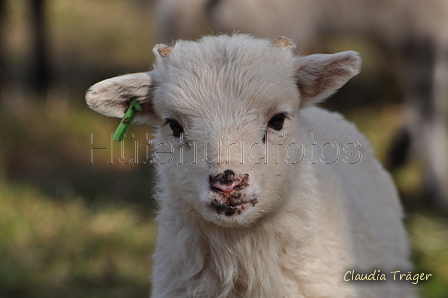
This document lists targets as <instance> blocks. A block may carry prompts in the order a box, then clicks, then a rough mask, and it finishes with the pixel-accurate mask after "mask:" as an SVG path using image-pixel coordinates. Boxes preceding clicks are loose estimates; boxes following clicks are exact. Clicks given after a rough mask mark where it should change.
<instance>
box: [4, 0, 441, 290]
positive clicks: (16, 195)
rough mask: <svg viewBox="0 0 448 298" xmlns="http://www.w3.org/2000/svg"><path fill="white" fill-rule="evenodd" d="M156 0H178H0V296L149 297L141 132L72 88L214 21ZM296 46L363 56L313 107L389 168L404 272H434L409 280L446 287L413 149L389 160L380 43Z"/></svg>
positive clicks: (145, 132)
mask: <svg viewBox="0 0 448 298" xmlns="http://www.w3.org/2000/svg"><path fill="white" fill-rule="evenodd" d="M222 1H224V0H222ZM431 1H432V0H431ZM434 1H435V0H434ZM440 1H445V0H440ZM186 2H188V1H186ZM193 2H198V1H193ZM218 2H220V1H209V2H208V3H209V6H208V8H207V9H208V11H210V9H211V7H210V3H215V4H214V5H216V3H218ZM386 2H387V1H386ZM164 3H165V4H166V3H169V4H170V5H174V4H175V3H176V1H171V0H166V1H159V3H158V4H157V3H155V1H150V0H147V1H145V0H77V1H71V0H0V297H5V298H10V297H15V298H21V297H33V298H34V297H44V298H46V297H69V298H70V297H92V298H94V297H109V298H110V297H112V298H113V297H148V296H149V288H150V284H149V275H150V274H151V259H150V256H151V254H152V251H153V247H154V241H155V235H156V227H155V225H154V224H153V223H152V219H153V218H154V212H155V204H154V200H153V199H152V188H153V168H152V167H151V166H150V165H149V163H148V160H149V159H150V151H149V150H150V147H149V146H148V145H147V142H148V140H150V139H151V131H150V130H149V129H148V128H144V127H136V126H134V127H132V128H131V130H130V131H129V132H128V134H127V136H126V138H125V139H124V141H123V142H122V143H117V142H112V141H111V134H112V133H113V132H114V130H115V128H116V125H117V124H118V121H119V120H118V119H109V118H106V117H103V116H101V115H99V114H95V113H94V112H92V111H90V110H89V109H88V107H87V106H86V104H85V101H84V94H85V91H86V90H87V89H88V88H89V87H90V86H91V85H93V84H94V83H96V82H98V81H100V80H103V79H106V78H109V77H112V76H116V75H120V74H125V73H131V72H138V71H147V70H149V69H150V68H151V63H152V61H153V58H154V57H153V54H152V51H151V50H152V47H153V45H154V44H155V43H158V42H161V41H167V42H170V41H171V40H172V38H175V37H180V36H182V37H185V38H196V37H199V36H200V35H201V34H210V33H214V32H224V29H223V27H220V26H218V25H216V22H213V19H212V17H213V15H209V17H208V18H207V17H203V18H199V17H198V16H197V15H196V16H195V18H197V20H198V22H197V27H195V28H194V29H191V28H190V29H189V31H188V32H180V33H179V32H177V31H176V30H175V29H176V27H175V26H174V24H176V26H181V27H185V28H187V25H188V26H190V25H189V23H188V20H186V21H185V20H184V19H185V18H184V16H185V15H186V13H179V11H176V13H174V14H172V15H171V17H167V16H168V15H169V9H168V10H167V8H166V7H165V6H164ZM173 3H174V4H173ZM212 8H213V7H212ZM387 9H388V10H392V9H393V7H390V8H387ZM180 11H182V10H180ZM217 12H219V10H215V12H214V15H215V18H216V13H217ZM161 16H162V17H161ZM165 17H166V18H165ZM174 22H176V23H174ZM182 22H184V23H182ZM182 24H183V25H182ZM168 25H173V27H172V28H171V29H170V30H167V29H166V26H168ZM446 26H447V27H448V22H447V24H446ZM236 29H237V30H241V31H243V26H241V28H239V29H238V28H236ZM228 30H231V28H228ZM254 34H255V33H254ZM267 35H268V34H267ZM298 48H299V50H300V51H302V52H304V53H308V52H325V53H330V52H337V51H343V50H349V49H352V50H356V51H359V52H360V53H361V55H362V57H363V60H364V65H363V72H362V73H361V75H359V76H357V77H356V78H354V79H353V80H351V81H350V83H349V84H347V85H346V86H345V87H343V88H342V89H341V90H340V91H339V92H338V94H337V95H335V96H334V97H333V98H332V99H330V100H328V102H327V103H325V104H324V105H325V107H326V108H329V109H332V110H337V111H340V112H341V113H343V114H344V115H345V116H346V117H347V118H348V119H349V120H351V121H353V122H355V123H356V124H357V125H358V127H359V129H360V130H361V131H362V132H363V133H365V134H366V135H367V137H368V138H369V140H370V141H371V142H372V144H373V146H374V147H375V150H376V153H377V156H378V158H379V159H380V160H381V161H382V162H383V163H385V164H386V165H387V166H388V167H390V168H391V169H392V174H393V178H394V180H395V182H396V183H397V185H398V188H399V191H400V195H401V198H402V202H403V205H404V208H405V212H406V219H405V221H406V226H407V229H408V231H409V236H410V241H411V246H412V250H413V259H414V262H415V265H416V270H415V271H416V272H425V273H431V274H432V275H433V277H432V278H431V279H430V280H429V281H427V282H421V283H420V284H419V287H418V291H419V292H420V293H421V297H425V298H444V297H448V218H447V216H446V215H447V213H446V211H445V209H444V208H443V204H433V203H431V204H429V203H428V200H427V199H426V198H425V196H424V195H422V194H424V193H425V192H424V185H423V181H424V180H425V177H424V175H425V170H424V168H425V160H423V159H419V158H418V156H417V157H416V158H410V159H406V162H403V163H400V165H399V166H393V165H391V161H390V159H391V158H390V152H391V150H392V148H393V147H394V145H393V144H394V142H395V140H396V136H397V132H398V131H400V129H401V128H402V127H403V125H404V124H405V123H406V117H405V111H406V108H404V107H403V106H405V105H404V99H403V98H404V97H405V95H404V94H405V92H404V91H403V84H402V83H401V82H400V80H399V79H398V78H397V76H396V73H395V70H394V69H392V68H391V67H390V64H391V63H390V60H389V59H390V55H388V48H386V49H384V48H381V47H379V46H377V44H375V43H372V42H371V41H370V40H369V39H366V38H365V36H363V35H359V34H342V35H338V36H337V37H336V36H331V35H330V37H326V38H318V39H316V40H314V41H313V43H310V44H307V45H306V47H305V46H302V45H301V44H298ZM445 116H446V115H445ZM445 153H446V155H448V153H447V152H445ZM402 155H405V153H402ZM400 156H401V155H400ZM445 181H446V179H445Z"/></svg>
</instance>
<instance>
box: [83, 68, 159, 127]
mask: <svg viewBox="0 0 448 298" xmlns="http://www.w3.org/2000/svg"><path fill="white" fill-rule="evenodd" d="M153 88H154V81H153V79H152V78H151V73H149V72H148V73H144V72H141V73H133V74H127V75H123V76H118V77H114V78H111V79H107V80H104V81H101V82H99V83H96V84H95V85H93V86H92V87H90V89H89V90H87V93H86V102H87V105H88V106H89V107H90V108H91V109H92V110H94V111H95V112H98V113H101V114H103V115H106V116H109V117H118V118H121V117H123V115H124V113H125V112H126V110H127V108H128V105H129V103H130V102H131V101H132V100H137V101H138V102H139V103H140V104H141V106H142V109H143V111H141V112H139V113H138V114H137V116H136V117H135V120H134V121H135V122H137V123H140V124H144V123H146V124H150V123H151V121H150V120H151V118H153V117H154V115H153V113H154V110H153V105H152V91H153Z"/></svg>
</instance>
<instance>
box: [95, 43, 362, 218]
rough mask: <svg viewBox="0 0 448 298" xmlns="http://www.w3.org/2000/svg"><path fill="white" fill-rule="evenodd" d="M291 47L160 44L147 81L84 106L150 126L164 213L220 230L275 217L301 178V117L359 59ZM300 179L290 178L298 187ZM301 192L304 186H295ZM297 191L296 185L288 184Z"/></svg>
mask: <svg viewBox="0 0 448 298" xmlns="http://www.w3.org/2000/svg"><path fill="white" fill-rule="evenodd" d="M294 49H295V45H294V43H293V42H292V41H291V40H289V39H287V38H284V37H281V38H279V39H277V40H275V41H269V40H265V39H257V38H253V37H250V36H248V35H233V36H224V35H223V36H216V37H204V38H202V39H201V40H199V41H197V42H191V41H178V42H177V43H176V44H175V45H174V46H172V47H168V46H166V45H157V46H156V47H155V48H154V53H155V55H156V62H155V64H154V68H153V70H152V71H150V72H148V73H138V74H129V75H124V76H120V77H116V78H112V79H108V80H105V81H102V82H99V83H97V84H96V85H94V86H92V87H91V88H90V89H89V91H88V93H87V96H86V98H87V103H88V104H89V106H90V107H91V108H92V109H93V110H95V111H97V112H100V113H103V114H105V115H107V116H114V117H122V116H123V113H124V111H125V110H126V108H127V105H128V104H129V102H130V101H131V100H132V99H136V100H138V101H140V103H141V105H142V107H143V111H142V112H139V114H138V115H137V117H136V119H135V120H136V122H139V123H143V124H148V125H152V126H154V127H156V128H157V130H156V133H155V140H154V143H153V144H154V145H155V153H154V159H153V162H154V163H156V164H157V169H158V172H159V176H160V183H161V185H160V192H161V194H160V201H161V202H160V203H161V205H162V208H169V209H172V210H173V211H174V212H182V213H184V214H191V215H192V216H194V217H195V218H197V219H205V220H207V221H208V222H212V223H215V224H218V225H221V226H245V225H249V224H251V223H254V222H256V221H257V220H258V219H259V218H260V217H262V216H264V215H266V214H268V213H270V212H273V210H279V209H281V208H280V206H285V205H286V203H287V202H286V200H288V198H289V197H290V195H288V194H290V192H291V191H292V190H291V189H292V185H291V184H292V183H291V182H290V181H291V176H294V177H296V176H297V175H300V167H301V165H300V164H297V163H295V162H291V161H294V160H299V159H300V157H301V155H302V152H301V150H289V151H288V149H290V148H288V146H287V145H289V144H298V142H300V135H301V128H300V123H299V111H300V110H301V109H302V108H303V107H306V106H308V105H311V104H313V103H316V102H318V101H321V100H323V99H325V98H326V97H328V96H329V95H331V94H332V93H334V92H335V91H336V90H337V89H338V88H339V87H341V86H342V85H343V84H345V83H346V82H347V80H348V79H350V78H351V77H352V76H354V75H355V74H357V73H358V71H359V67H360V58H359V57H358V55H357V54H356V53H355V52H343V53H338V54H334V55H311V56H305V57H300V56H297V55H295V54H294ZM294 180H296V179H294ZM296 181H298V183H300V177H297V180H296ZM294 183H296V182H294Z"/></svg>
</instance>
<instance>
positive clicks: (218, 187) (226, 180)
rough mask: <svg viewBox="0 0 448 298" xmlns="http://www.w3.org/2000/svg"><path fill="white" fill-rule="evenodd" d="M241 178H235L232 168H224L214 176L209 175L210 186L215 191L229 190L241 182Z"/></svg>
mask: <svg viewBox="0 0 448 298" xmlns="http://www.w3.org/2000/svg"><path fill="white" fill-rule="evenodd" d="M241 182H242V181H241V179H237V177H236V176H235V173H234V172H233V171H232V170H225V171H224V173H220V174H218V175H215V176H210V186H211V187H212V189H213V190H215V191H222V192H231V191H233V190H234V189H235V187H237V186H238V185H240V184H241Z"/></svg>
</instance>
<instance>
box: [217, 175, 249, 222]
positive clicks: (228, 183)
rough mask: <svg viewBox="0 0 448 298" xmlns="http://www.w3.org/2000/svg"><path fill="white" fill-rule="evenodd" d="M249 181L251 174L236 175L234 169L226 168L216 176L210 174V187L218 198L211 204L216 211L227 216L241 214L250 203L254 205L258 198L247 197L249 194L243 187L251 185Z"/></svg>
mask: <svg viewBox="0 0 448 298" xmlns="http://www.w3.org/2000/svg"><path fill="white" fill-rule="evenodd" d="M248 181H249V174H247V173H246V174H239V175H236V174H235V172H233V171H232V170H225V171H224V172H223V173H219V174H217V175H215V176H211V175H210V176H209V183H210V188H211V190H212V191H214V192H216V193H217V198H215V199H213V200H212V202H211V203H210V206H211V207H212V208H214V209H215V210H216V213H218V214H222V213H224V214H225V215H226V216H232V215H234V214H235V213H237V214H241V213H242V212H243V211H244V210H245V209H246V207H247V206H249V204H251V205H252V207H254V206H255V205H256V204H257V203H258V200H257V199H256V198H252V199H247V195H246V194H245V193H244V192H243V189H244V188H246V187H247V186H249V183H248Z"/></svg>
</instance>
